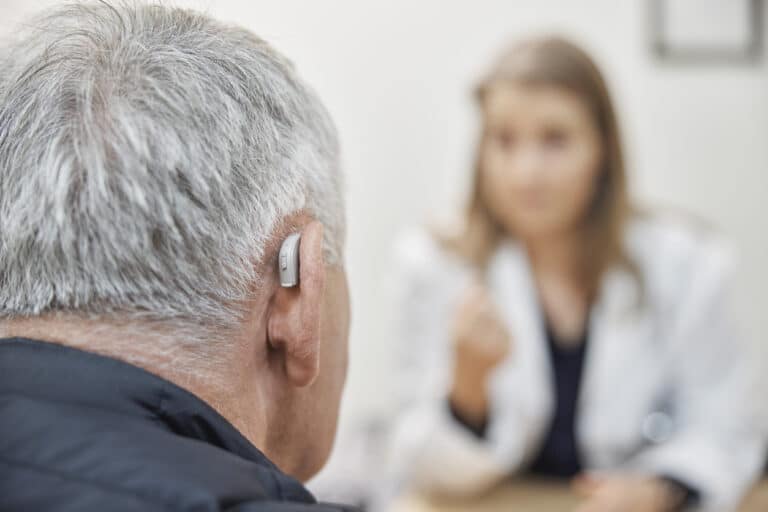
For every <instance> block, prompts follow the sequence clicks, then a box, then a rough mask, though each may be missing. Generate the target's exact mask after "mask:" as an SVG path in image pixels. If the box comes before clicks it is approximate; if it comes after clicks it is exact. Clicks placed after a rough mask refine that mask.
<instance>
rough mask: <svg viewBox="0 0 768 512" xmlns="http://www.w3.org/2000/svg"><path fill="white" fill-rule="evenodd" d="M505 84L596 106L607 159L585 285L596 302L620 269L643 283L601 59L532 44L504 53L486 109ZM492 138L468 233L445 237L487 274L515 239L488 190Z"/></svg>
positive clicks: (555, 44)
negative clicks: (607, 277)
mask: <svg viewBox="0 0 768 512" xmlns="http://www.w3.org/2000/svg"><path fill="white" fill-rule="evenodd" d="M505 82H506V83H510V82H512V83H524V84H531V85H551V86H556V87H562V88H564V89H567V90H569V91H571V92H574V93H576V94H577V95H578V96H579V97H580V98H581V99H582V100H583V101H584V102H585V104H586V105H587V106H588V108H589V110H590V112H591V113H592V115H593V117H594V121H595V125H596V126H597V129H598V130H599V133H600V137H601V140H602V146H603V147H602V152H603V160H602V164H601V165H602V168H601V169H600V171H599V173H598V178H597V179H598V183H597V186H596V188H595V195H594V198H593V200H592V203H591V205H590V207H589V210H588V211H587V212H586V215H585V217H584V219H583V220H584V222H583V231H582V233H583V238H582V239H583V244H581V247H582V251H581V253H580V254H579V255H578V262H579V265H580V267H581V275H582V276H583V285H584V286H585V287H586V290H587V292H588V294H589V296H590V297H594V295H595V294H596V293H597V291H598V288H599V285H600V281H601V278H602V276H603V274H604V272H605V271H606V270H607V269H608V268H610V267H612V266H616V265H618V266H621V267H624V268H625V269H627V270H629V271H630V273H631V274H633V276H634V277H635V278H636V280H637V281H638V284H639V285H642V283H641V282H640V276H639V271H638V270H637V267H636V265H635V263H634V262H633V261H632V260H631V259H630V258H629V256H628V255H627V254H626V252H625V249H624V243H623V236H624V230H625V226H626V223H627V220H628V219H629V218H630V216H631V214H632V208H631V206H630V202H629V197H628V192H627V177H626V170H625V166H624V155H623V151H622V147H621V137H620V134H619V126H618V122H617V119H616V114H615V111H614V108H613V104H612V102H611V98H610V94H609V92H608V88H607V86H606V83H605V80H604V78H603V76H602V74H601V73H600V70H599V69H598V67H597V66H596V64H595V63H594V61H593V60H592V59H591V58H590V57H589V56H588V55H587V54H586V53H585V52H584V51H583V50H581V49H580V48H578V47H577V46H575V45H574V44H572V43H570V42H568V41H565V40H563V39H559V38H544V39H535V40H529V41H525V42H523V43H521V44H518V45H515V46H513V47H511V48H510V49H508V50H507V51H506V52H504V53H503V54H502V56H501V58H500V59H499V61H498V62H497V63H496V65H495V66H494V67H493V68H492V70H491V72H490V73H489V74H488V75H487V76H486V77H485V78H484V79H483V80H482V81H481V82H480V84H479V86H478V87H477V89H476V91H475V96H476V99H477V101H478V103H480V104H482V102H483V100H484V98H485V96H486V93H487V91H488V89H489V87H490V86H491V85H493V84H498V83H505ZM486 136H487V134H486V129H485V128H484V129H483V133H482V135H481V139H480V142H479V144H478V147H477V150H476V157H475V164H474V178H473V184H472V191H471V196H470V201H469V205H468V209H467V211H466V214H465V226H464V227H463V231H462V232H460V233H459V234H458V235H457V236H448V237H446V236H442V237H439V238H440V240H441V241H442V242H443V244H444V245H446V246H447V247H448V248H449V249H451V250H453V251H454V252H456V253H458V254H459V255H460V256H461V257H462V258H463V259H465V260H466V261H468V262H469V263H471V264H472V265H473V266H475V267H477V268H478V269H479V270H480V271H481V272H484V271H485V268H486V266H487V262H488V259H489V257H490V256H491V254H492V253H493V251H494V249H495V248H496V246H497V244H498V243H499V241H500V240H501V239H502V238H503V237H504V235H506V234H507V233H505V231H504V228H503V227H502V226H501V224H500V223H499V222H498V221H497V219H495V218H494V214H493V212H492V211H491V209H490V208H489V206H488V204H487V203H486V200H485V197H484V196H483V192H482V190H483V187H482V180H483V174H484V173H483V172H482V168H481V165H482V162H481V157H480V154H481V148H482V147H483V145H484V143H485V138H486Z"/></svg>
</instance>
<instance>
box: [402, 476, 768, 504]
mask: <svg viewBox="0 0 768 512" xmlns="http://www.w3.org/2000/svg"><path fill="white" fill-rule="evenodd" d="M577 503H578V499H577V498H576V496H575V495H574V494H573V493H572V492H571V491H570V489H569V488H568V486H567V485H565V484H562V483H559V482H558V483H556V482H551V481H545V480H528V479H525V480H516V481H512V482H509V483H506V484H504V485H501V486H499V487H498V488H496V489H495V490H493V491H491V492H489V493H488V494H486V495H484V496H482V497H480V498H476V499H471V500H457V499H455V498H454V499H447V498H442V499H436V498H426V497H423V496H406V497H403V498H401V499H400V500H397V501H396V503H395V504H394V505H393V507H392V508H391V512H465V511H472V512H501V511H504V512H510V511H517V510H521V511H526V512H528V511H534V512H570V511H572V510H573V509H574V507H575V506H576V504H577ZM738 511H739V512H768V480H765V481H763V482H761V483H760V484H759V485H757V486H756V487H755V488H754V489H753V490H752V492H751V493H750V494H749V495H748V496H747V498H746V500H745V501H744V503H743V504H742V506H741V507H739V509H738Z"/></svg>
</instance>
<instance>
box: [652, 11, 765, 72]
mask: <svg viewBox="0 0 768 512" xmlns="http://www.w3.org/2000/svg"><path fill="white" fill-rule="evenodd" d="M649 2H650V30H651V44H652V48H653V52H654V54H655V55H656V56H657V58H659V59H660V60H662V61H671V62H680V63H693V64H697V63H699V64H708V63H714V64H755V63H757V62H759V61H760V60H761V57H762V55H763V26H764V18H763V15H764V11H763V10H764V1H763V0H649Z"/></svg>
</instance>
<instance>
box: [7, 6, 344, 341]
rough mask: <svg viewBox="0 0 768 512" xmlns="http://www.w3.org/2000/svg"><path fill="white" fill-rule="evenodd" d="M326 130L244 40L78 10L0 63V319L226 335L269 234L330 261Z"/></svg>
mask: <svg viewBox="0 0 768 512" xmlns="http://www.w3.org/2000/svg"><path fill="white" fill-rule="evenodd" d="M338 160H339V158H338V143H337V136H336V131H335V128H334V126H333V123H332V122H331V120H330V118H329V116H328V114H327V112H326V110H325V109H324V107H323V106H322V104H321V103H320V101H319V100H318V99H317V98H316V96H315V94H314V93H313V92H312V91H311V90H310V89H309V88H308V86H307V85H305V84H304V83H303V82H302V81H301V80H300V79H299V78H298V76H297V75H296V73H295V71H294V68H293V66H292V64H291V63H290V62H288V61H287V60H286V59H285V58H283V57H282V56H281V55H279V54H278V53H277V52H275V51H274V50H273V49H272V48H271V47H270V46H269V45H268V44H267V43H265V42H264V41H263V40H261V39H259V38H258V37H256V36H255V35H254V34H252V33H250V32H248V31H246V30H244V29H241V28H238V27H233V26H228V25H224V24H222V23H219V22H217V21H214V20H212V19H210V18H209V17H207V16H205V15H203V14H200V13H196V12H193V11H189V10H184V9H179V8H170V7H164V6H161V5H157V4H150V5H148V4H138V3H135V2H131V3H128V2H122V3H119V4H112V5H110V4H109V3H106V2H94V3H74V4H69V5H66V6H64V7H58V8H56V9H55V10H54V11H53V12H52V13H49V14H48V15H46V16H44V17H42V18H39V19H38V20H36V21H34V22H33V23H32V24H31V25H30V27H29V30H28V31H27V33H25V34H24V35H23V36H22V37H21V38H20V39H19V40H18V41H17V42H15V43H14V44H12V45H11V46H10V47H9V48H7V54H6V55H5V56H4V57H3V58H2V59H1V60H0V318H15V317H30V316H38V315H43V314H46V313H57V312H73V313H76V314H84V315H87V316H89V317H91V318H93V317H97V318H101V317H102V316H104V315H107V316H108V315H118V316H119V317H120V318H125V317H126V316H128V317H133V316H138V317H141V318H142V319H148V318H149V319H157V320H160V321H166V320H174V319H180V320H184V321H185V322H186V321H192V322H194V323H196V324H197V325H206V326H208V327H210V328H211V330H219V329H222V328H224V329H226V328H228V327H234V326H235V325H236V322H237V321H239V320H240V319H241V316H242V311H239V310H238V308H237V304H239V303H242V301H244V300H246V299H247V298H248V297H249V294H250V293H252V289H251V287H253V285H254V282H259V280H260V279H261V278H263V276H261V275H259V273H260V272H259V266H258V263H259V262H260V261H261V260H262V258H264V257H265V247H266V243H267V241H268V240H269V237H270V235H271V234H272V232H273V230H274V229H276V228H277V227H278V226H279V225H280V223H281V220H282V219H284V218H285V217H286V216H288V215H290V214H291V213H294V212H299V211H305V212H307V213H308V214H309V215H311V216H313V217H315V218H317V219H319V220H320V221H321V222H323V224H324V225H325V228H326V230H325V232H326V256H327V258H328V259H329V261H330V262H331V263H340V262H341V253H342V245H343V238H344V214H343V199H342V193H341V189H342V183H341V181H342V177H341V173H340V170H339V163H338Z"/></svg>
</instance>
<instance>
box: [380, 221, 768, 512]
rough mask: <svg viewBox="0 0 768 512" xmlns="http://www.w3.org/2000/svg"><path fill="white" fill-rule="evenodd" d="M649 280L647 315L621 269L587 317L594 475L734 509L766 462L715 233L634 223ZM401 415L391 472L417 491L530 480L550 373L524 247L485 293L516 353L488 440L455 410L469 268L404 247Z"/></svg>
mask: <svg viewBox="0 0 768 512" xmlns="http://www.w3.org/2000/svg"><path fill="white" fill-rule="evenodd" d="M626 247H627V250H628V252H629V254H630V255H631V256H632V258H634V260H635V261H636V262H637V264H638V265H639V268H640V270H641V273H642V276H643V279H644V281H645V283H646V284H645V286H646V290H645V294H646V299H645V306H644V307H642V309H638V308H637V306H636V300H635V298H636V291H637V289H636V286H635V282H634V280H633V279H632V278H631V277H630V275H629V274H628V273H627V272H625V271H621V270H618V269H617V270H613V271H611V272H609V273H608V274H607V275H606V276H605V277H604V280H603V283H602V287H601V291H600V294H599V299H598V301H597V303H596V304H595V305H594V307H593V309H592V311H591V316H590V319H589V341H588V345H587V352H586V361H585V365H584V374H583V376H582V379H583V380H582V385H581V390H580V397H579V402H578V407H577V410H578V413H577V418H576V423H577V424H576V435H577V440H578V443H579V446H580V449H581V452H582V455H583V458H584V464H585V466H586V468H587V469H590V470H595V471H601V470H607V471H621V472H639V473H643V474H659V475H670V476H674V477H677V478H679V479H682V480H684V481H686V482H687V483H689V484H691V485H693V486H695V487H696V488H697V489H699V490H700V491H701V492H702V493H703V505H702V510H717V511H722V510H732V509H733V508H734V507H735V505H736V503H737V502H738V500H739V499H740V498H741V497H742V495H743V493H744V492H745V491H746V490H747V489H748V487H749V485H750V484H751V483H752V482H753V481H754V480H755V479H756V478H757V477H758V475H759V472H760V469H761V467H762V464H763V463H764V461H765V454H766V437H767V434H768V428H766V414H765V405H764V404H766V403H768V400H766V394H768V388H766V387H765V383H764V382H763V381H762V376H763V375H764V373H765V372H764V366H763V361H762V359H761V358H759V357H755V356H754V355H753V354H755V352H753V350H754V348H755V347H754V345H750V344H748V343H746V342H745V340H744V338H743V337H742V336H740V335H739V334H738V332H737V330H736V329H735V327H734V325H733V322H732V316H731V312H730V310H729V308H730V306H729V301H730V284H731V282H730V281H731V274H732V270H733V266H734V261H733V258H732V253H731V251H730V250H729V248H728V246H727V245H726V244H724V243H723V241H722V240H720V239H719V238H718V237H716V236H714V234H712V233H704V232H703V230H702V232H697V231H696V230H694V229H692V227H691V226H688V225H687V224H685V223H683V222H680V221H674V220H671V219H664V220H662V219H660V218H653V219H651V218H649V217H648V218H638V219H637V220H635V221H633V222H632V224H631V226H630V228H629V229H628V234H627V237H626ZM396 259H397V268H398V272H397V274H398V277H397V279H396V280H395V282H396V288H397V289H398V297H399V299H398V304H399V305H398V307H399V310H400V313H401V315H400V329H399V337H400V340H399V342H401V343H402V347H403V350H402V357H401V360H400V366H399V368H400V370H399V371H400V372H401V373H400V374H399V375H398V376H397V377H398V382H399V388H400V392H399V395H400V398H401V400H400V409H399V412H398V414H397V415H396V420H395V424H396V427H395V429H394V436H393V439H394V445H393V452H392V455H393V460H394V461H395V462H394V464H395V467H396V468H399V469H398V473H399V474H398V476H399V478H400V479H402V480H403V481H407V482H409V483H410V485H413V486H415V487H417V488H421V489H422V490H432V491H435V490H438V491H443V492H451V493H472V492H476V491H478V490H480V489H482V488H484V487H485V486H488V485H490V484H492V483H495V482H497V481H499V480H501V479H503V478H504V477H507V476H508V475H510V474H512V473H514V472H516V471H521V470H524V469H525V467H526V464H527V463H528V462H529V461H530V459H531V458H532V457H533V456H535V454H536V453H537V450H538V448H539V446H540V443H541V442H543V437H544V435H545V433H546V430H547V428H548V426H549V422H550V419H551V417H552V414H553V407H554V396H553V385H552V376H551V371H552V370H551V366H550V362H549V359H548V353H547V345H546V341H545V337H544V336H545V334H544V328H543V324H542V313H541V311H540V310H539V305H538V301H537V298H536V291H535V288H534V285H533V282H532V276H531V271H530V268H529V266H528V262H527V258H526V255H525V252H524V250H523V249H522V248H521V247H520V246H519V244H516V243H515V242H513V241H509V242H506V243H503V244H502V245H501V246H500V247H499V248H498V249H497V250H496V252H495V254H494V256H493V257H492V259H491V263H490V266H489V272H488V277H487V283H486V284H487V286H488V288H489V291H490V293H491V295H492V297H493V298H494V300H495V303H496V305H497V306H498V309H499V311H500V313H501V315H502V317H503V320H504V321H505V322H506V325H507V327H508V328H509V331H510V332H511V333H512V338H513V350H512V351H511V354H510V355H509V357H508V358H507V359H506V360H505V361H504V362H502V363H501V364H500V366H499V367H497V368H496V370H495V371H494V374H493V375H492V377H491V379H490V383H489V393H490V402H491V411H490V418H489V421H490V422H489V425H488V430H487V436H486V438H485V439H479V438H477V437H475V436H474V435H473V434H472V433H470V432H469V431H467V430H466V429H464V428H463V427H462V426H460V425H458V424H457V423H456V422H455V421H454V420H453V419H452V417H451V414H450V412H449V410H448V407H447V400H446V397H447V394H448V390H449V386H450V381H451V369H452V357H453V355H452V350H451V332H450V329H451V326H452V322H453V318H454V311H455V309H456V305H457V303H458V301H459V300H460V298H461V296H462V293H463V292H464V290H465V289H466V287H467V285H468V283H469V282H470V281H471V279H472V272H471V271H470V269H469V268H468V267H467V266H466V265H464V264H463V263H462V262H460V261H459V260H458V259H456V258H455V257H454V256H452V255H450V254H448V253H447V252H446V251H444V250H443V249H442V248H441V247H440V246H439V245H438V244H437V243H436V242H435V241H434V239H433V238H432V237H431V236H430V235H429V234H427V233H426V232H424V231H414V232H412V233H409V234H407V235H406V236H404V237H402V240H400V242H399V244H398V247H397V258H396Z"/></svg>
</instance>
